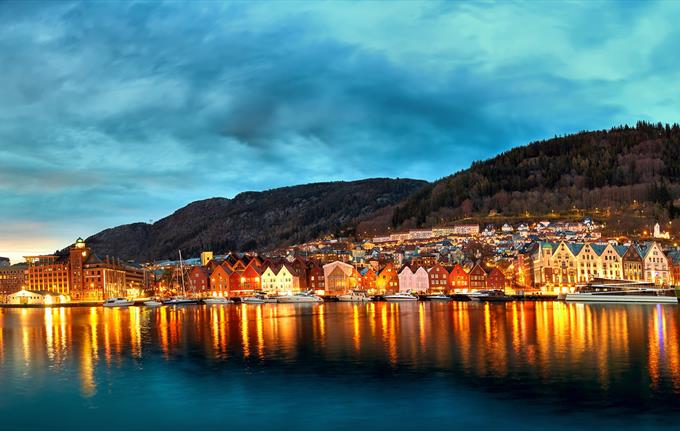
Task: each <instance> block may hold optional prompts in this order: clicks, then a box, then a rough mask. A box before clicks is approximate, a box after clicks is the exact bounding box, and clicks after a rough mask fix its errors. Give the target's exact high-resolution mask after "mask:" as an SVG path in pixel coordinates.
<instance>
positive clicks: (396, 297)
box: [384, 292, 418, 302]
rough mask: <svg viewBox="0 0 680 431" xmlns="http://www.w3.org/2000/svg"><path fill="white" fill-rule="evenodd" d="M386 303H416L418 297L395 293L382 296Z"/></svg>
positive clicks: (408, 293) (407, 293) (405, 293)
mask: <svg viewBox="0 0 680 431" xmlns="http://www.w3.org/2000/svg"><path fill="white" fill-rule="evenodd" d="M384 298H385V301H387V302H404V301H417V300H418V297H417V296H415V295H414V294H412V293H411V292H396V293H393V294H391V295H385V296H384Z"/></svg>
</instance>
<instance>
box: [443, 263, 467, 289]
mask: <svg viewBox="0 0 680 431" xmlns="http://www.w3.org/2000/svg"><path fill="white" fill-rule="evenodd" d="M448 281H449V291H456V290H462V289H469V288H470V275H469V274H468V273H467V272H465V269H464V268H463V267H462V266H461V265H459V264H455V265H454V266H453V268H452V269H451V272H450V273H449V278H448Z"/></svg>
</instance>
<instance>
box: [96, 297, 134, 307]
mask: <svg viewBox="0 0 680 431" xmlns="http://www.w3.org/2000/svg"><path fill="white" fill-rule="evenodd" d="M134 303H135V302H134V301H128V300H127V299H125V298H109V299H107V300H106V301H104V304H103V305H104V307H129V306H131V305H134Z"/></svg>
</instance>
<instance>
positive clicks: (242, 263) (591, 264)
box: [0, 218, 680, 305]
mask: <svg viewBox="0 0 680 431" xmlns="http://www.w3.org/2000/svg"><path fill="white" fill-rule="evenodd" d="M600 228H601V226H599V225H598V224H596V223H594V222H593V221H592V220H591V219H590V218H586V219H584V220H583V221H581V222H550V221H540V222H536V223H531V224H528V223H520V224H518V225H516V226H512V225H509V224H503V225H502V226H494V225H488V226H485V227H484V229H480V226H479V225H477V224H460V225H454V226H450V227H442V228H433V229H415V230H410V231H407V232H398V233H392V234H391V235H387V236H380V237H374V238H370V239H363V240H351V239H349V238H332V237H328V238H325V239H320V240H317V241H312V242H308V243H304V244H299V245H296V246H291V247H286V248H282V249H279V250H274V251H270V252H266V253H232V252H230V253H227V254H222V255H217V254H214V253H213V252H212V251H204V252H202V253H200V257H193V258H188V259H185V260H183V261H182V260H180V259H178V260H164V261H156V262H146V263H134V262H124V261H121V260H119V259H117V258H115V257H110V256H106V257H103V258H102V257H100V256H97V255H96V254H95V253H94V252H93V251H92V250H91V249H90V248H89V247H88V246H87V244H86V243H85V241H83V240H82V239H81V238H79V239H78V240H77V241H76V242H75V243H74V244H73V245H72V246H71V247H70V248H69V249H68V250H67V251H63V252H61V253H58V254H54V255H41V256H26V258H25V259H26V261H25V262H23V263H18V264H14V265H10V264H9V260H8V259H6V258H0V300H1V302H3V303H8V304H48V305H49V304H57V303H72V304H76V303H85V304H90V303H99V302H102V301H104V300H105V299H107V298H113V297H127V298H144V297H146V298H148V297H168V296H172V295H176V294H179V293H185V294H187V295H189V296H192V297H196V298H206V297H219V298H238V297H247V296H250V295H253V294H254V293H256V292H262V293H264V294H267V295H272V296H276V295H291V294H295V293H298V292H305V291H311V292H313V293H314V294H316V295H319V296H323V297H325V298H333V297H337V296H338V295H342V294H345V293H347V292H350V291H363V292H365V293H366V294H368V295H371V296H373V295H385V294H390V293H395V292H413V293H416V294H426V293H428V294H446V295H455V294H466V293H470V292H476V291H479V290H485V289H493V290H499V291H503V292H504V293H506V294H511V295H519V296H528V295H530V296H531V297H533V298H536V297H546V298H548V297H554V296H557V295H560V294H565V293H569V292H573V291H574V289H575V288H576V287H577V286H579V285H585V284H587V283H589V282H591V281H592V280H594V279H609V280H628V281H644V282H650V283H653V284H655V285H658V286H665V287H668V286H673V285H674V283H677V282H680V248H678V247H677V244H674V243H672V242H671V241H672V239H671V238H670V235H669V234H668V233H666V232H663V231H662V230H661V227H660V226H659V224H658V223H657V224H656V225H655V226H654V228H653V229H652V230H651V234H650V235H649V237H648V238H642V239H640V240H638V241H631V240H628V239H625V238H603V237H602V235H601V229H600Z"/></svg>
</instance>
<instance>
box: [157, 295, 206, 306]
mask: <svg viewBox="0 0 680 431" xmlns="http://www.w3.org/2000/svg"><path fill="white" fill-rule="evenodd" d="M163 304H165V305H189V304H198V299H195V298H186V297H184V296H173V297H171V298H168V299H164V300H163Z"/></svg>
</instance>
